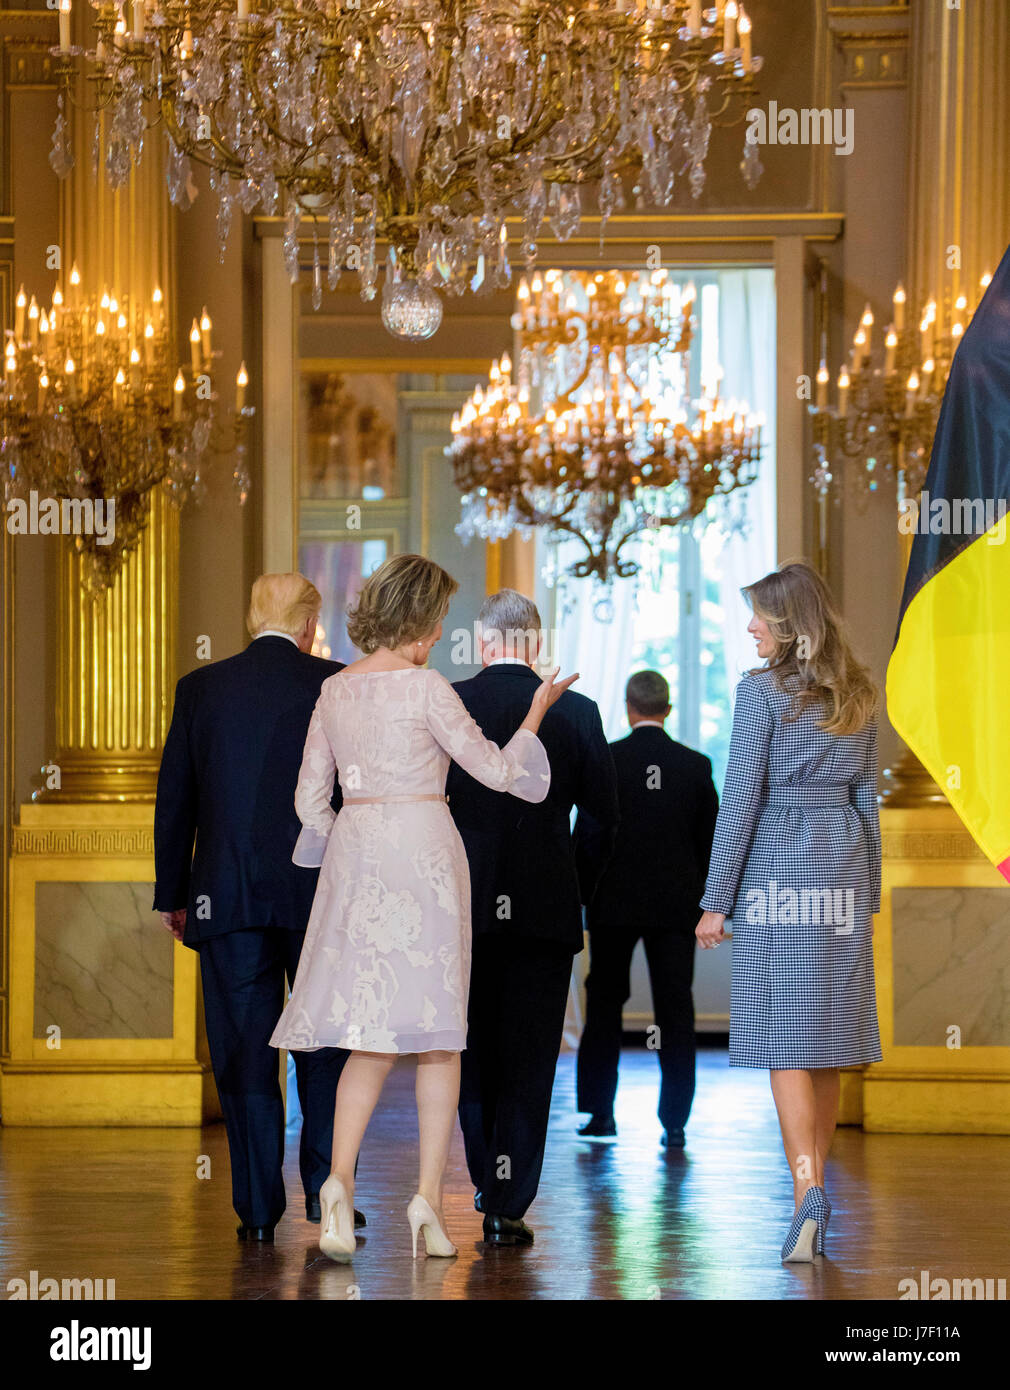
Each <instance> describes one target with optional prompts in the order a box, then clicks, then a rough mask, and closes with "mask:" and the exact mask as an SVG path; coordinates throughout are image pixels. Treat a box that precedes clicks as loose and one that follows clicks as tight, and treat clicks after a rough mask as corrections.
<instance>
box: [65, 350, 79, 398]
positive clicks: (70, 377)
mask: <svg viewBox="0 0 1010 1390" xmlns="http://www.w3.org/2000/svg"><path fill="white" fill-rule="evenodd" d="M63 375H64V378H65V379H66V383H67V391H68V393H69V395H70V399H71V400H72V401H76V399H77V368H76V367H75V365H74V359H73V358H72V357H68V358H67V360H66V361H65V362H64V364H63Z"/></svg>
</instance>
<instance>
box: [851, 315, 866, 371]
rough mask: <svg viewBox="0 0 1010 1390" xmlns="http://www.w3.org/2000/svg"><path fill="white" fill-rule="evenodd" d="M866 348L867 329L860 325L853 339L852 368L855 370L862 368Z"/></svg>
mask: <svg viewBox="0 0 1010 1390" xmlns="http://www.w3.org/2000/svg"><path fill="white" fill-rule="evenodd" d="M865 348H866V330H865V329H864V328H863V327H862V326H860V327H859V328H857V329H856V336H855V337H854V338H853V339H852V370H853V371H854V372H858V371H860V370H861V369H862V365H863V353H864V350H865Z"/></svg>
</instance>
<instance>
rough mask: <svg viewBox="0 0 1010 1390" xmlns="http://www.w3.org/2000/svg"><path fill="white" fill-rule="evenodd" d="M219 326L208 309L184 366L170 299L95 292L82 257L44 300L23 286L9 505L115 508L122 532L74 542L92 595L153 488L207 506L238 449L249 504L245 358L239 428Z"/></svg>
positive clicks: (7, 384) (6, 390)
mask: <svg viewBox="0 0 1010 1390" xmlns="http://www.w3.org/2000/svg"><path fill="white" fill-rule="evenodd" d="M212 329H213V325H212V322H211V319H210V315H209V314H208V313H207V310H206V309H204V310H203V312H202V314H201V315H200V317H199V319H194V320H193V324H192V328H191V330H190V334H189V340H190V342H189V347H190V358H189V362H188V363H186V364H185V365H180V364H179V362H178V359H177V357H176V354H175V345H174V342H173V339H172V334H171V331H170V329H169V325H168V314H167V311H166V309H165V306H164V304H163V299H162V294H161V291H160V290H159V289H155V291H154V293H153V295H152V297H151V299H150V301H149V302H147V301H141V300H137V299H131V298H130V297H129V296H127V295H119V294H117V293H115V292H110V291H109V290H105V291H104V292H103V293H102V295H101V296H100V297H99V296H98V295H87V294H86V293H85V291H84V289H83V286H82V283H81V276H80V273H79V272H78V269H77V266H76V265H74V266H73V267H72V269H71V271H70V274H69V276H68V277H67V280H66V282H65V284H64V286H63V287H62V288H60V287H57V288H56V289H55V290H54V291H53V295H52V300H51V303H50V305H49V307H48V309H47V308H45V307H42V306H41V305H40V304H39V302H38V300H37V299H36V297H35V295H32V296H31V297H30V299H29V297H28V295H27V294H26V292H25V290H24V287H23V286H22V287H21V289H20V290H19V291H18V294H17V296H16V298H15V320H14V328H13V329H12V330H8V333H7V338H6V343H5V346H4V376H3V386H2V392H0V458H2V459H3V477H4V502H5V504H9V503H10V502H11V501H12V500H13V499H23V500H27V499H29V498H30V497H31V494H32V493H33V492H34V493H36V494H37V495H38V496H40V497H43V498H46V499H49V498H52V499H55V500H56V501H59V502H60V504H61V507H62V504H63V502H64V501H65V502H66V503H67V504H68V505H67V507H66V508H65V509H64V510H66V512H67V515H72V516H74V517H80V516H82V515H83V514H84V512H85V509H86V508H87V509H89V510H90V509H92V508H94V506H95V504H96V503H99V502H101V503H104V504H105V505H106V507H108V505H109V504H110V503H112V504H114V507H113V509H112V513H111V514H112V516H113V518H114V526H113V527H112V528H110V534H106V535H104V536H102V537H101V538H99V536H98V534H97V533H96V532H94V531H91V532H89V531H87V530H85V529H83V528H82V529H80V530H78V529H77V528H76V527H75V532H76V533H75V535H74V544H75V547H76V548H77V550H78V551H82V552H84V553H85V554H86V555H87V557H88V559H89V561H90V563H89V565H88V566H87V567H86V569H85V576H86V582H87V583H88V585H89V586H90V587H91V588H92V590H94V591H95V592H100V591H102V590H104V589H107V588H108V587H109V586H110V585H111V584H112V583H114V581H115V579H116V576H117V574H118V573H119V570H120V567H121V565H122V563H123V560H124V558H125V557H126V556H127V555H128V554H129V553H130V551H132V550H134V549H135V548H136V546H137V545H138V543H139V541H140V538H141V535H142V533H143V531H144V528H145V526H146V525H147V521H148V516H149V512H150V504H151V494H152V491H153V489H154V488H156V487H164V488H165V489H166V491H167V493H168V496H169V498H170V500H171V501H172V502H173V503H174V504H175V505H176V506H178V507H182V506H183V505H184V504H185V502H186V501H187V500H188V499H189V498H190V497H192V498H194V500H196V501H199V500H200V497H201V495H202V493H203V490H204V487H205V483H204V477H203V471H204V468H205V465H206V463H207V461H208V460H209V458H210V457H212V456H213V455H214V454H217V453H226V452H231V451H232V450H234V452H235V455H236V463H235V469H234V472H233V475H232V476H233V481H234V484H235V487H236V490H237V492H238V496H239V501H240V502H244V501H245V500H246V497H247V495H248V492H249V487H250V480H249V474H248V471H247V466H246V433H247V426H248V420H249V417H251V416H252V414H253V408H252V407H251V406H247V405H246V403H245V398H246V390H247V387H248V381H249V377H248V374H247V372H246V367H245V363H244V362H243V363H242V366H241V368H240V370H239V373H238V376H237V379H236V384H235V412H234V416H233V418H232V422H231V424H230V426H227V427H226V426H223V425H222V424H221V422H220V421H219V418H218V396H217V393H216V390H215V377H216V375H217V373H216V371H215V366H214V359H215V357H217V356H219V354H218V353H216V352H215V351H214V349H213V347H212V341H211V335H212Z"/></svg>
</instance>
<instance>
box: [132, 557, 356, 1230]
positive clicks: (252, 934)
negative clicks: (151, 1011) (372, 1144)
mask: <svg viewBox="0 0 1010 1390" xmlns="http://www.w3.org/2000/svg"><path fill="white" fill-rule="evenodd" d="M321 602H322V600H321V598H320V595H319V591H318V589H316V587H315V585H314V584H311V583H310V582H309V580H307V579H306V578H305V577H304V576H303V575H300V574H264V575H261V576H260V578H259V579H257V580H256V582H255V584H254V585H253V588H252V600H251V603H250V607H249V615H248V618H247V620H246V622H247V626H248V629H249V633H250V635H251V637H252V639H253V640H252V642H251V643H250V645H249V646H248V647H247V648H246V649H245V651H243V652H240V653H239V655H238V656H232V657H228V658H227V659H226V660H224V661H216V662H214V663H213V664H212V665H209V666H203V667H201V668H198V669H197V670H195V671H191V672H190V673H189V675H186V676H183V677H182V679H181V680H180V681H179V683H178V685H177V686H176V691H175V708H174V711H173V714H172V724H171V728H170V729H169V732H168V738H167V739H166V741H165V751H164V753H163V754H162V759H161V771H160V774H159V777H158V798H157V804H156V807H155V813H154V858H155V871H156V875H157V882H156V884H155V894H154V907H155V909H156V910H157V911H160V912H161V916H162V920H163V921H164V924H165V926H166V927H167V928H168V930H169V931H170V932H171V933H172V935H173V936H174V937H175V938H176V940H177V941H181V942H183V944H184V945H186V946H191V947H193V949H194V950H196V951H198V952H199V954H200V974H201V979H202V982H203V998H204V1011H205V1015H206V1023H207V1039H208V1042H209V1044H210V1054H211V1062H212V1065H213V1068H214V1079H215V1081H216V1082H217V1089H218V1094H219V1096H220V1098H221V1109H222V1110H223V1112H224V1119H225V1125H226V1127H227V1131H228V1150H229V1154H230V1156H231V1174H232V1200H233V1202H234V1205H235V1210H236V1212H237V1213H238V1216H239V1218H240V1220H241V1223H242V1224H241V1225H240V1226H239V1228H238V1234H239V1237H240V1239H243V1240H245V1239H252V1240H272V1239H273V1231H274V1227H275V1226H276V1224H277V1222H278V1221H279V1220H280V1218H281V1216H282V1215H283V1212H284V1208H285V1194H284V1179H283V1175H282V1171H281V1167H282V1163H283V1159H284V1105H283V1100H282V1096H281V1090H280V1081H279V1078H278V1073H277V1052H276V1050H275V1049H274V1048H272V1047H271V1046H270V1035H271V1033H272V1031H273V1029H274V1027H275V1025H276V1023H277V1019H278V1018H279V1016H280V1013H281V1009H282V1008H283V1006H284V977H285V975H287V978H288V980H293V979H294V977H295V971H296V969H297V967H298V957H299V954H300V952H301V947H302V941H303V939H304V936H305V928H306V926H307V923H308V917H309V910H310V908H311V906H312V898H313V895H314V893H315V888H316V880H317V878H318V870H311V869H303V868H296V867H295V865H294V864H292V862H291V853H292V850H293V849H294V844H295V841H296V839H297V838H298V833H299V831H300V829H301V825H300V822H299V820H298V817H297V815H296V814H295V805H294V798H295V786H296V783H297V780H298V770H299V768H300V766H301V761H302V752H303V749H304V745H305V736H306V733H307V731H308V726H309V719H310V718H311V716H312V711H313V708H314V707H315V703H316V700H317V698H318V696H319V688H320V686H321V685H322V683H323V681H324V680H326V678H327V677H328V676H331V675H333V674H335V672H337V671H339V670H341V669H342V667H341V666H340V664H338V663H337V662H335V661H324V660H322V658H320V657H316V656H312V655H311V651H312V643H313V639H314V636H315V631H316V623H317V620H318V618H319V610H320V606H321ZM336 795H337V796H339V792H337V793H336ZM337 805H339V802H335V808H336V806H337ZM194 839H195V842H196V848H195V853H194ZM294 1056H295V1068H296V1074H297V1078H298V1095H299V1100H300V1102H301V1107H302V1138H301V1151H300V1155H299V1158H300V1169H301V1177H302V1183H303V1185H304V1188H305V1210H306V1216H307V1218H308V1219H309V1220H310V1221H318V1220H319V1189H320V1187H321V1186H322V1184H323V1182H324V1181H325V1180H326V1178H327V1176H328V1175H329V1171H330V1150H331V1147H332V1142H333V1105H334V1097H335V1093H336V1086H337V1080H338V1078H339V1076H340V1071H341V1068H342V1067H343V1064H344V1061H345V1060H346V1058H347V1054H346V1053H345V1052H339V1051H337V1050H336V1049H333V1048H325V1049H321V1050H320V1051H318V1052H311V1053H310V1052H296V1053H295V1054H294ZM361 1220H362V1221H363V1218H361Z"/></svg>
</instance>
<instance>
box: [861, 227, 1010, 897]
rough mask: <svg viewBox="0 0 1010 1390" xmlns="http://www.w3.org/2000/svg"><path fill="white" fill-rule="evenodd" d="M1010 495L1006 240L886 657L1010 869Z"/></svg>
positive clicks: (969, 818) (893, 680) (971, 345)
mask: <svg viewBox="0 0 1010 1390" xmlns="http://www.w3.org/2000/svg"><path fill="white" fill-rule="evenodd" d="M1008 498H1010V250H1008V251H1007V252H1006V253H1005V254H1004V256H1003V259H1002V261H1001V262H1000V265H999V269H998V270H997V272H996V274H995V275H994V276H993V279H992V281H991V282H990V284H989V287H988V289H987V290H986V292H985V295H984V296H983V299H982V302H981V303H980V304H979V306H978V308H977V310H976V311H975V315H974V317H973V318H972V321H971V323H970V324H969V326H968V328H967V329H966V331H965V333H964V336H963V338H962V340H961V345H960V347H959V348H958V349H957V351H956V353H955V354H954V360H953V363H952V365H951V371H950V376H949V379H948V381H947V389H946V391H945V392H944V397H943V403H942V405H941V408H940V418H939V421H938V422H937V427H936V436H935V438H934V440H933V450H932V454H931V456H930V462H929V472H928V473H927V475H926V482H925V485H924V487H923V491H922V495H921V498H920V501H919V507H918V509H917V516H916V517H915V520H914V523H912V524H914V537H913V541H912V551H911V557H910V560H909V565H908V572H907V575H906V578H905V588H904V592H903V594H902V599H901V612H900V615H899V618H898V633H897V637H896V639H895V646H894V651H893V653H892V655H891V660H890V664H889V666H888V670H887V710H888V714H889V715H890V718H891V722H892V724H893V725H894V727H895V728H896V729H897V731H898V733H899V734H900V735H901V737H902V738H903V739H904V740H905V742H906V743H907V744H908V746H909V747H910V748H911V749H912V750H913V752H915V753H916V754H917V755H918V757H919V759H920V761H921V762H922V763H923V765H924V766H925V767H926V769H927V770H928V771H929V773H930V774H931V775H932V777H933V779H934V780H935V781H936V782H937V783H938V784H939V786H940V787H942V788H943V790H944V792H945V794H946V796H947V798H948V800H949V801H950V803H951V805H952V806H953V807H954V810H955V811H956V812H957V813H958V815H959V816H960V817H961V819H962V820H963V821H964V823H965V825H966V826H967V828H968V829H969V830H970V831H971V834H972V835H973V837H974V838H975V840H976V842H977V843H978V845H979V847H980V848H981V849H982V851H983V852H984V853H985V854H986V855H987V857H988V858H989V859H991V860H992V862H993V864H995V865H996V867H997V868H998V869H999V870H1000V872H1001V873H1002V874H1003V876H1004V877H1005V878H1006V879H1007V880H1010V534H1008V529H1010V528H1008V518H1007V506H1008ZM899 524H902V525H903V526H904V529H912V524H910V523H909V522H908V521H907V520H906V521H904V522H903V523H899Z"/></svg>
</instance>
